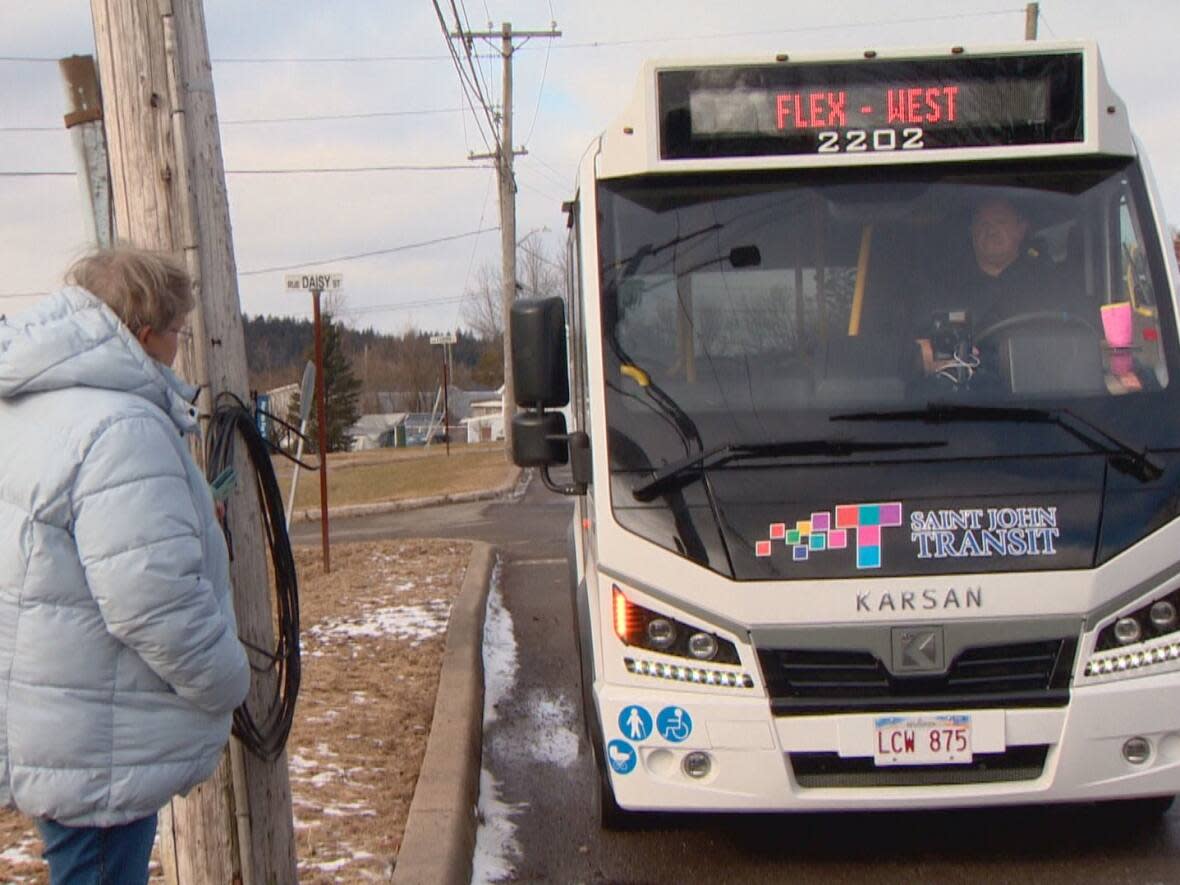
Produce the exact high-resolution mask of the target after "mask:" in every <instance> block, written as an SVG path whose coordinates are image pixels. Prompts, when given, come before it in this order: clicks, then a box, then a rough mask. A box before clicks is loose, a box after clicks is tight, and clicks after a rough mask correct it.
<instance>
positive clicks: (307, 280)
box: [286, 273, 344, 574]
mask: <svg viewBox="0 0 1180 885" xmlns="http://www.w3.org/2000/svg"><path fill="white" fill-rule="evenodd" d="M343 282H344V277H343V275H342V274H338V273H323V274H287V277H286V287H287V291H288V292H292V291H295V292H298V291H309V292H311V303H312V316H313V318H314V322H315V389H316V412H317V414H318V416H319V434H318V437H319V439H318V445H319V450H320V537H321V540H322V542H323V547H324V574H328V573H329V572H331V571H332V560H331V555H330V553H329V550H328V404H327V403H328V395H327V391H326V388H327V379H326V378H325V377H324V333H323V326H322V324H321V322H320V295H321V294H322V293H323V291H324V290H325V289H329V290H331V291H333V292H337V291H339V290H340V288H341V286H342V285H343Z"/></svg>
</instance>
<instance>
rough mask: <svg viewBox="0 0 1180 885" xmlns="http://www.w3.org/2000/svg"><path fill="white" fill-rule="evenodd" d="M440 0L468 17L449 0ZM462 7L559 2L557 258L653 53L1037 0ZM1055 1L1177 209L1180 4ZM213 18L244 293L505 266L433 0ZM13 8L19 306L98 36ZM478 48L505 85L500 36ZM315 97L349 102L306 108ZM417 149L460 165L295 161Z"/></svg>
mask: <svg viewBox="0 0 1180 885" xmlns="http://www.w3.org/2000/svg"><path fill="white" fill-rule="evenodd" d="M441 5H442V8H443V9H444V12H445V13H446V14H447V17H448V21H451V22H453V18H452V14H451V12H450V10H451V5H450V3H449V0H444V2H443V3H442V4H441ZM454 6H455V8H457V9H458V10H459V13H460V15H463V16H465V17H466V21H467V22H468V24H469V26H470V28H471V29H474V30H488V29H489V28H488V25H489V23H490V24H491V26H492V28H491V29H496V30H498V29H499V27H500V25H501V23H503V22H510V23H511V24H512V26H513V28H514V30H517V31H521V30H533V31H536V30H547V29H549V28H550V26H551V23H552V22H556V25H557V28H558V30H560V31H561V37H559V38H556V39H534V40H530V41H528V42H527V43H525V44H524V45H523V46H521V47H520V48H519V49H518V51H517V52H516V54H515V56H514V68H513V82H514V102H513V107H514V115H513V119H514V129H515V137H514V142H515V144H516V146H517V147H518V148H519V147H524V148H525V149H527V151H528V153H527V154H526V155H524V156H521V157H519V158H517V160H516V175H517V182H518V195H517V235H518V237H519V238H520V239H521V240H525V241H526V244H525V248H532V249H534V250H536V249H541V250H547V251H548V253H549V254H553V253H554V252H555V251H556V250H558V249H560V248H561V245H562V242H563V238H564V232H565V223H564V217H563V215H562V213H561V209H560V206H561V202H562V201H563V200H565V199H569V197H570V196H571V195H572V193H573V183H574V177H575V173H576V170H577V165H578V161H579V159H580V157H581V156H582V155H583V153H584V151H585V150H586V148H587V146H588V145H589V144H590V141H591V140H592V139H593V138H594V136H595V135H597V134H598V133H599V132H601V131H602V130H603V129H604V128H605V127H606V126H607V125H608V124H609V123H610V121H611V120H612V119H613V118H614V117H615V116H616V115H617V114H618V113H620V112H621V111H622V109H623V107H624V105H625V104H626V103H627V102H628V100H629V99H630V96H631V94H632V92H633V90H634V88H635V85H636V82H637V78H638V75H639V70H640V66H641V65H642V63H643V62H644V61H645V60H647V59H650V58H669V57H700V56H703V55H717V54H724V55H743V54H761V55H765V54H767V53H779V52H787V53H790V52H800V51H813V50H822V49H854V50H861V49H867V48H876V49H881V48H886V47H890V48H892V47H906V46H931V45H935V46H947V45H959V44H962V45H966V46H968V47H969V46H971V45H979V44H986V43H997V42H1009V41H1019V40H1021V39H1022V38H1023V36H1024V26H1025V5H1024V3H1022V2H1012V0H907V2H905V3H900V2H884V0H826V2H823V3H815V2H803V0H731V2H727V3H718V2H716V0H594V2H588V0H578V2H574V0H462V2H460V0H455V3H454ZM1040 12H1041V16H1040V20H1039V25H1038V28H1039V37H1040V38H1041V39H1044V40H1053V39H1063V40H1064V39H1074V38H1086V39H1094V40H1097V42H1098V44H1099V47H1100V49H1101V51H1102V56H1103V62H1104V65H1105V69H1106V74H1107V77H1108V79H1109V80H1110V82H1111V84H1112V85H1113V87H1114V89H1115V90H1116V92H1118V93H1119V94H1120V95H1121V97H1122V98H1123V100H1124V102H1125V103H1126V105H1127V108H1128V111H1129V114H1130V117H1131V122H1132V125H1133V126H1134V127H1135V129H1136V132H1137V133H1138V135H1139V137H1140V139H1141V141H1142V142H1143V144H1144V147H1145V149H1146V151H1147V154H1148V156H1149V158H1150V159H1151V161H1152V166H1153V170H1154V173H1155V177H1156V181H1157V185H1158V187H1159V191H1160V194H1161V197H1162V200H1163V204H1164V210H1165V213H1166V215H1167V217H1168V221H1169V222H1170V223H1172V224H1176V223H1180V163H1178V162H1177V160H1176V158H1175V145H1177V144H1180V113H1178V111H1180V98H1178V97H1177V93H1176V90H1175V82H1176V80H1177V77H1178V75H1180V62H1178V61H1177V56H1176V53H1175V48H1174V39H1175V34H1177V33H1180V3H1176V2H1175V0H1123V2H1120V3H1114V2H1110V0H1041V2H1040ZM205 19H206V27H207V30H208V37H209V47H210V55H211V57H212V59H213V75H214V86H215V90H216V101H217V108H218V115H219V119H220V121H221V140H222V151H223V155H224V158H225V166H226V169H227V182H228V185H227V186H228V193H229V198H230V217H231V223H232V226H233V244H234V253H235V259H236V263H237V267H238V271H239V294H240V299H241V303H242V307H243V310H244V311H245V312H246V313H248V314H251V315H257V314H270V315H285V316H295V317H309V316H310V313H311V304H310V296H307V295H305V294H302V293H295V294H288V293H286V292H285V291H284V287H283V276H284V272H295V271H304V270H306V271H314V272H321V273H322V272H324V271H335V272H339V273H341V274H343V280H344V300H343V305H342V314H343V316H344V318H345V320H346V321H347V322H349V323H350V324H351V325H354V326H356V327H360V328H367V327H373V328H375V329H378V330H380V331H385V332H393V333H398V332H402V331H405V330H407V329H422V330H428V331H433V332H440V331H448V330H453V329H456V328H459V327H461V326H464V325H465V323H464V293H465V292H466V291H467V290H469V289H470V288H471V287H472V286H473V284H474V283H475V280H476V276H477V272H478V270H479V268H480V267H481V266H482V265H485V264H492V265H494V266H498V262H499V256H500V235H499V231H498V230H497V229H496V228H497V226H498V224H499V216H498V208H497V194H496V182H495V173H494V171H493V170H492V169H491V168H490V166H489V165H488V163H487V161H486V160H485V161H480V160H474V161H473V160H470V159H469V155H470V154H472V153H483V152H487V151H488V149H489V148H488V145H487V143H485V140H484V137H483V135H481V131H480V128H479V125H478V124H477V121H476V117H475V116H474V114H473V113H472V112H471V111H470V110H469V109H466V110H465V106H466V101H465V99H464V95H463V92H462V91H461V88H460V83H459V77H458V74H457V73H456V71H455V68H454V66H453V65H452V63H451V60H450V57H449V54H448V48H447V41H446V39H445V37H444V35H443V30H442V27H441V25H440V23H439V20H438V16H437V14H436V12H435V8H434V6H433V4H432V2H431V0H384V2H378V0H332V2H325V0H300V2H298V3H296V2H292V0H288V2H285V3H280V2H275V0H272V2H264V3H243V2H241V0H206V2H205ZM0 24H2V25H3V26H2V27H0V267H3V273H2V276H0V312H7V313H15V312H19V310H21V309H22V308H24V307H27V306H29V305H31V304H32V303H34V302H35V300H36V299H37V298H38V297H43V293H45V292H48V291H51V290H52V289H54V288H55V287H57V286H58V285H59V284H60V281H61V277H62V274H63V273H64V270H65V268H66V267H68V265H69V264H70V263H71V261H72V260H74V259H75V258H76V257H77V256H79V255H80V254H82V253H83V252H84V251H85V250H86V249H87V246H88V244H87V242H86V234H85V227H84V224H83V220H82V219H83V215H82V210H83V202H82V198H81V195H80V192H79V188H78V185H77V181H76V179H75V177H74V176H72V175H71V174H69V173H71V172H72V171H73V169H74V162H75V161H74V154H73V150H72V148H71V144H70V138H69V136H68V135H67V134H66V133H65V130H64V128H63V127H62V114H63V113H64V110H65V109H64V97H63V89H62V86H61V80H60V75H59V72H58V67H57V64H56V59H58V58H62V57H64V56H68V55H72V54H93V52H94V38H93V31H92V25H91V17H90V5H89V3H88V2H86V0H39V2H37V3H28V4H18V3H14V2H7V3H5V9H4V11H3V12H2V13H0ZM477 51H478V53H479V55H480V56H482V59H481V60H480V62H479V64H480V70H481V74H482V82H483V84H484V85H485V88H486V90H487V94H488V95H489V96H491V98H492V100H493V101H495V102H497V103H498V102H499V101H500V95H501V74H500V68H501V63H500V59H499V56H498V53H497V52H496V48H495V47H492V46H490V45H486V44H485V45H483V46H482V47H481V46H480V45H479V44H477ZM308 117H318V118H323V117H333V118H335V119H310V120H309V119H296V120H292V119H291V118H308ZM341 118H346V119H341ZM266 121H273V122H266ZM485 128H486V127H485ZM412 165H419V166H421V165H432V166H445V167H449V168H445V169H439V170H432V171H425V170H417V171H414V170H376V171H367V172H348V173H344V172H324V171H321V172H315V173H291V172H289V171H282V170H292V169H318V170H329V169H340V168H346V167H353V168H355V167H375V166H412ZM29 173H37V174H29ZM41 173H54V174H41ZM61 173H66V174H61ZM481 230H482V231H483V233H475V232H477V231H481ZM432 241H437V242H433V245H417V244H422V243H429V242H432ZM368 253H377V254H368ZM361 255H364V256H365V257H352V256H361ZM271 268H290V270H289V271H284V270H270V269H271Z"/></svg>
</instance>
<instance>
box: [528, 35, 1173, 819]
mask: <svg viewBox="0 0 1180 885" xmlns="http://www.w3.org/2000/svg"><path fill="white" fill-rule="evenodd" d="M567 209H568V213H569V226H570V237H569V258H570V267H571V274H570V279H569V292H568V299H567V301H564V302H563V300H562V299H560V298H556V299H548V300H545V299H542V300H529V301H521V302H518V303H517V305H516V306H515V307H514V310H513V316H512V341H513V348H514V351H515V377H514V379H513V383H514V386H515V391H516V397H517V401H518V402H519V403H521V404H522V405H523V406H524V407H525V411H524V412H522V413H521V414H520V415H519V416H518V417H517V418H516V419H515V422H514V424H515V439H514V457H515V459H516V460H517V462H518V463H520V464H522V465H529V466H534V467H538V468H539V469H540V471H541V473H542V476H543V478H544V480H545V482H546V483H547V484H548V485H549V486H550V487H551V488H553V489H555V490H557V491H560V492H564V493H567V494H572V495H574V496H576V511H575V517H574V520H573V523H572V526H571V533H570V542H569V556H570V562H571V571H570V574H571V578H570V592H571V594H572V596H573V601H574V610H575V611H576V615H577V618H576V621H577V624H576V629H577V637H578V642H577V647H578V649H579V656H580V672H581V679H582V683H581V684H582V700H583V706H584V713H585V721H586V723H587V727H588V729H589V736H590V742H591V745H592V746H593V748H594V754H595V759H596V763H597V767H598V775H599V776H598V790H597V799H598V803H599V809H600V812H601V817H602V820H603V822H604V823H605V824H606V825H614V824H617V823H619V822H620V821H623V820H626V819H627V816H628V815H630V814H633V813H636V812H643V811H665V810H696V811H706V810H707V811H752V810H788V811H790V810H799V811H812V810H840V809H858V810H865V809H905V808H931V807H949V806H972V805H976V806H981V805H999V804H1014V803H1030V802H1066V801H1092V800H1108V799H1109V800H1115V799H1132V800H1138V801H1140V802H1141V803H1143V804H1145V805H1146V806H1148V807H1150V808H1151V809H1153V810H1159V809H1162V808H1165V807H1166V806H1167V803H1168V802H1170V801H1171V795H1172V794H1173V793H1176V792H1177V791H1180V617H1178V615H1177V607H1178V606H1180V561H1178V560H1180V554H1178V553H1177V551H1180V522H1178V521H1177V517H1178V515H1180V514H1178V511H1180V389H1178V388H1180V385H1176V384H1172V383H1171V373H1172V371H1174V369H1175V367H1176V366H1177V365H1180V351H1178V349H1177V348H1178V345H1180V339H1178V336H1177V326H1176V305H1175V291H1176V279H1177V271H1176V264H1175V258H1174V256H1173V254H1172V250H1171V249H1170V248H1169V245H1170V241H1169V238H1168V236H1167V227H1166V225H1165V223H1164V219H1163V217H1162V214H1161V211H1160V202H1159V198H1158V196H1157V195H1156V193H1155V190H1154V187H1153V184H1152V180H1151V175H1150V172H1149V169H1148V166H1147V161H1146V159H1145V158H1144V156H1143V155H1142V152H1141V150H1140V148H1139V146H1138V144H1137V142H1136V141H1135V140H1134V138H1133V136H1132V134H1131V128H1130V125H1129V121H1128V114H1127V109H1126V107H1125V105H1124V104H1123V102H1122V101H1121V100H1120V99H1119V98H1118V96H1117V95H1116V94H1115V93H1114V92H1113V91H1112V89H1111V87H1110V85H1109V84H1108V83H1107V81H1106V78H1105V76H1104V74H1103V70H1102V65H1101V62H1100V60H1099V54H1098V50H1097V48H1096V47H1095V46H1093V45H1090V44H1085V43H1068V44H1066V43H1038V44H1036V45H1029V44H1020V45H1017V46H1000V47H956V48H953V49H945V50H931V51H896V52H892V51H880V52H872V53H870V52H858V53H849V54H827V55H814V56H795V55H792V56H790V57H788V56H779V57H777V58H753V59H740V60H732V59H728V60H696V61H675V62H669V63H663V62H653V63H650V64H648V65H647V66H646V67H645V69H644V71H643V74H642V77H641V79H640V83H639V87H638V89H637V90H636V92H635V96H634V99H633V100H632V102H631V104H630V105H629V106H628V107H627V108H625V109H624V111H623V113H622V114H621V115H620V117H619V118H618V119H617V120H616V121H615V123H614V124H612V125H611V126H610V128H609V129H607V130H606V132H604V133H603V134H602V135H601V136H600V137H599V138H598V139H597V140H596V141H595V142H594V144H593V145H592V147H591V149H590V150H589V151H588V152H587V154H586V158H585V160H584V162H583V163H582V165H581V169H580V172H579V177H578V180H577V189H576V193H575V195H574V198H573V199H572V200H571V201H570V202H569V203H568V204H567ZM567 303H568V311H567V309H566V305H567ZM567 405H568V409H567V408H566V407H567ZM563 410H566V411H568V414H569V416H570V420H571V422H572V426H568V425H567V422H566V417H565V414H564V412H563ZM567 464H568V465H569V468H570V470H569V474H568V476H567V475H566V474H565V473H564V468H563V472H562V473H561V474H553V475H551V472H550V470H551V468H553V467H555V466H557V465H567Z"/></svg>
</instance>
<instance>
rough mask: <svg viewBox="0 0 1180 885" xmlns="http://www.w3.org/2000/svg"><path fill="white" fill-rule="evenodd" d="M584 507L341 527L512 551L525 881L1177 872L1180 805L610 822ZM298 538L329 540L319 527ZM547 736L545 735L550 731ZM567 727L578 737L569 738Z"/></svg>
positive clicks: (444, 514)
mask: <svg viewBox="0 0 1180 885" xmlns="http://www.w3.org/2000/svg"><path fill="white" fill-rule="evenodd" d="M569 514H570V503H569V501H568V499H563V498H560V497H558V496H555V495H551V494H549V493H547V492H546V491H545V490H544V488H542V487H541V486H540V485H539V484H538V483H534V484H533V485H532V486H531V487H530V488H529V490H528V493H527V494H526V495H525V496H524V498H523V499H522V500H520V501H519V502H516V503H504V502H491V503H489V502H482V503H475V504H459V505H448V506H445V507H439V508H435V509H432V510H427V511H414V512H411V513H401V514H389V515H385V516H378V517H367V518H364V519H356V520H350V521H348V522H344V521H341V522H339V523H337V524H336V529H335V531H334V533H333V537H334V538H336V539H337V540H345V539H374V538H381V537H406V536H417V537H426V536H431V537H470V538H478V539H481V540H487V541H490V542H491V543H494V544H496V545H498V546H499V547H500V548H501V550H502V551H503V569H502V575H501V587H502V592H503V598H504V602H505V606H506V608H507V609H508V611H509V613H510V614H511V616H512V621H513V628H514V634H515V639H516V646H517V680H516V683H515V687H514V688H513V690H512V691H511V692H510V694H509V695H508V696H507V697H506V698H505V699H504V701H503V702H502V703H501V704H500V706H499V708H498V714H499V715H498V721H497V722H496V723H494V724H493V725H492V727H491V728H490V729H488V730H487V733H485V735H484V756H485V765H486V766H487V767H488V768H489V770H490V772H491V774H492V776H493V777H494V778H495V779H496V781H497V782H498V783H499V784H500V785H501V786H500V791H499V792H500V799H501V801H503V802H505V803H509V804H511V805H514V806H516V809H517V811H516V814H515V816H514V818H513V820H514V822H515V824H516V834H515V838H516V841H517V843H518V844H519V848H520V856H519V857H515V858H512V863H513V865H514V867H515V869H516V874H515V881H518V882H612V883H664V882H668V883H672V882H675V883H680V882H689V883H693V885H698V883H701V885H703V883H713V882H717V883H721V882H726V883H730V882H742V883H746V882H749V883H763V882H766V883H769V882H785V881H789V882H792V883H873V885H880V883H895V882H896V883H905V885H913V883H917V882H939V883H975V882H986V883H1008V882H1011V883H1027V882H1036V883H1037V885H1054V883H1063V885H1064V883H1071V885H1072V883H1076V882H1102V883H1135V885H1141V883H1173V882H1180V810H1178V809H1174V810H1173V811H1172V812H1171V813H1169V815H1168V816H1167V817H1166V818H1164V820H1163V822H1162V823H1157V824H1152V825H1145V824H1144V823H1143V822H1141V821H1139V820H1136V819H1135V818H1134V817H1131V816H1129V815H1126V814H1124V813H1120V812H1119V811H1118V810H1115V809H1111V808H1109V807H1100V808H1084V807H1055V808H1045V809H1036V808H1023V809H1009V810H999V811H943V812H937V813H906V814H872V815H869V814H863V815H859V814H858V815H851V814H841V815H748V816H739V817H728V818H727V817H718V816H705V815H691V816H690V815H683V816H665V817H662V818H657V819H655V820H653V821H652V822H651V824H650V826H648V827H647V828H645V829H643V830H641V831H638V832H629V833H604V832H601V831H600V830H599V829H598V826H597V823H596V822H595V821H593V820H591V817H590V795H591V784H592V780H591V778H592V771H591V763H590V758H589V754H588V752H587V749H586V746H585V743H584V741H583V740H582V739H581V728H582V725H581V719H580V711H578V709H577V704H576V703H575V699H576V697H577V689H576V686H577V674H576V663H575V657H574V646H573V635H572V631H571V627H570V620H571V613H570V611H569V603H568V596H567V594H566V591H565V581H566V570H565V569H566V567H565V565H564V562H563V560H562V556H563V555H564V544H565V529H566V526H567V524H568V520H569ZM296 538H297V540H300V541H305V542H309V543H314V542H317V541H318V539H319V527H318V525H316V524H314V523H312V524H304V525H301V526H300V527H299V528H298V530H297V532H296ZM542 737H543V738H544V739H543V740H538V738H542ZM562 737H565V738H566V742H565V743H564V744H563V742H562V740H561V738H562Z"/></svg>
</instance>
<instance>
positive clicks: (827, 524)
mask: <svg viewBox="0 0 1180 885" xmlns="http://www.w3.org/2000/svg"><path fill="white" fill-rule="evenodd" d="M899 525H901V503H900V502H899V501H893V502H891V503H888V504H837V505H836V507H835V518H834V519H833V516H832V511H830V510H825V511H823V512H822V513H813V514H811V518H810V519H801V520H799V521H798V522H796V523H795V527H794V528H792V529H788V528H787V524H786V523H785V522H772V523H771V524H770V537H769V538H768V539H766V540H763V541H755V542H754V555H755V556H770V555H771V553H772V552H773V548H774V542H775V541H781V542H782V543H784V544H785V545H786V546H787V547H790V548H791V560H792V561H793V562H801V561H803V560H806V559H807V558H808V557H810V556H811V555H812V554H813V553H822V552H823V551H825V550H844V549H846V548H847V547H848V546H849V541H852V542H853V543H855V544H856V567H857V568H858V569H864V568H880V567H881V529H883V528H890V527H893V526H899ZM850 534H851V537H849V536H850Z"/></svg>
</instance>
